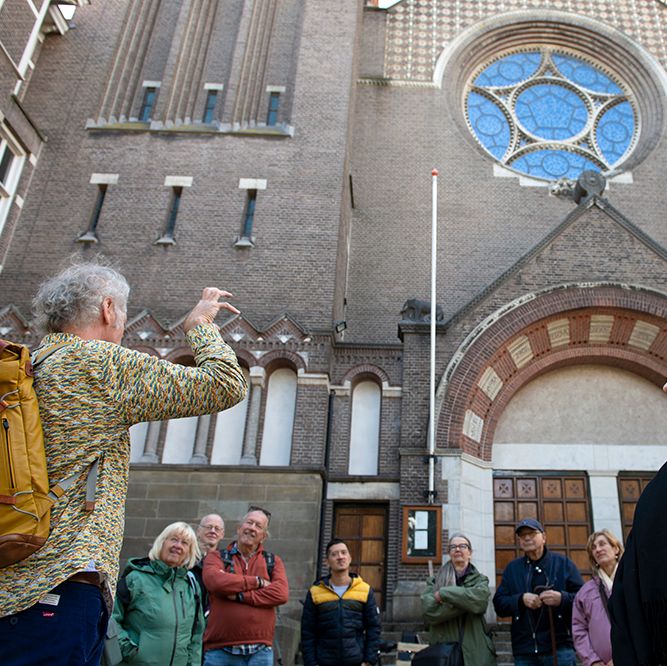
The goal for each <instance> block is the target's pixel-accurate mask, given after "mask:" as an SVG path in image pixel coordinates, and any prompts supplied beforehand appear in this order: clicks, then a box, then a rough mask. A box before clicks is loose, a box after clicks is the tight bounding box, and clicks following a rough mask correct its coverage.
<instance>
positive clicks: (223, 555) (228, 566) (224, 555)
mask: <svg viewBox="0 0 667 666" xmlns="http://www.w3.org/2000/svg"><path fill="white" fill-rule="evenodd" d="M262 555H264V561H265V562H266V571H267V572H268V574H269V580H271V579H272V577H273V569H274V567H275V566H276V556H275V555H274V554H273V553H270V552H269V551H268V550H263V551H262ZM220 559H221V560H222V565H223V567H224V569H225V571H226V572H227V573H235V572H234V558H233V557H232V554H231V553H230V552H229V550H227V548H223V549H222V550H220Z"/></svg>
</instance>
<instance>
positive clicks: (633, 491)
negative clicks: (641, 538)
mask: <svg viewBox="0 0 667 666" xmlns="http://www.w3.org/2000/svg"><path fill="white" fill-rule="evenodd" d="M654 476H655V472H629V473H624V472H621V473H620V474H619V475H618V500H619V503H620V505H621V525H623V541H624V542H625V540H626V539H627V538H628V534H630V529H631V528H632V520H633V519H634V517H635V508H636V507H637V502H638V501H639V496H640V495H641V494H642V493H643V492H644V488H646V486H647V485H648V482H649V481H650V480H651V479H652V478H653V477H654Z"/></svg>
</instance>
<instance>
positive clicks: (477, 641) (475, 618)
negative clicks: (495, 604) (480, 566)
mask: <svg viewBox="0 0 667 666" xmlns="http://www.w3.org/2000/svg"><path fill="white" fill-rule="evenodd" d="M435 592H436V590H435V578H430V579H429V580H428V581H427V583H426V589H425V590H424V592H423V593H422V597H421V600H422V613H423V615H424V622H426V624H428V625H429V642H430V643H431V645H433V644H434V643H447V642H449V641H458V640H459V621H460V620H462V619H465V629H464V632H463V661H464V662H465V663H466V665H467V664H470V665H471V666H495V664H496V653H495V650H494V647H493V642H492V640H491V637H490V636H489V634H488V633H487V629H486V622H485V621H484V613H485V612H486V607H487V605H488V603H489V597H490V596H491V592H490V591H489V579H488V578H487V577H486V576H483V575H482V574H481V573H479V571H477V569H475V567H474V566H472V565H470V569H469V571H468V573H467V574H466V576H465V578H464V579H463V584H462V585H452V586H448V587H441V588H440V597H441V598H442V599H443V603H441V604H440V603H438V602H437V601H436V600H435Z"/></svg>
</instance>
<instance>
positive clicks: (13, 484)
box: [2, 418, 16, 488]
mask: <svg viewBox="0 0 667 666" xmlns="http://www.w3.org/2000/svg"><path fill="white" fill-rule="evenodd" d="M2 428H3V430H4V431H5V447H6V449H7V471H8V472H9V487H10V488H16V479H15V478H14V464H13V463H12V446H11V440H10V439H9V421H8V420H7V419H6V418H3V419H2Z"/></svg>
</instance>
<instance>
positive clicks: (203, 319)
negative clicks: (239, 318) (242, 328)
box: [183, 287, 241, 333]
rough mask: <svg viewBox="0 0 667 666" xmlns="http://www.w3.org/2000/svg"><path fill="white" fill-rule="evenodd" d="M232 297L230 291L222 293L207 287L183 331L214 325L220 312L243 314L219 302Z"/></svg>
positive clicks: (186, 321)
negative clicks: (202, 325)
mask: <svg viewBox="0 0 667 666" xmlns="http://www.w3.org/2000/svg"><path fill="white" fill-rule="evenodd" d="M227 296H232V293H231V292H229V291H222V290H221V289H216V288H215V287H206V289H204V291H203V292H202V296H201V300H200V301H199V303H197V305H195V307H194V308H193V309H192V311H191V312H190V314H189V315H188V316H187V317H186V318H185V321H184V322H183V331H184V332H185V333H187V332H188V331H189V330H191V329H193V328H194V327H195V326H197V325H198V324H212V323H213V320H214V319H215V317H216V315H217V314H218V312H219V311H220V310H229V312H232V313H234V314H241V313H240V312H239V310H237V309H236V308H235V307H234V306H233V305H230V304H229V303H227V302H225V301H223V302H222V303H220V302H219V299H220V298H222V297H227Z"/></svg>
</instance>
